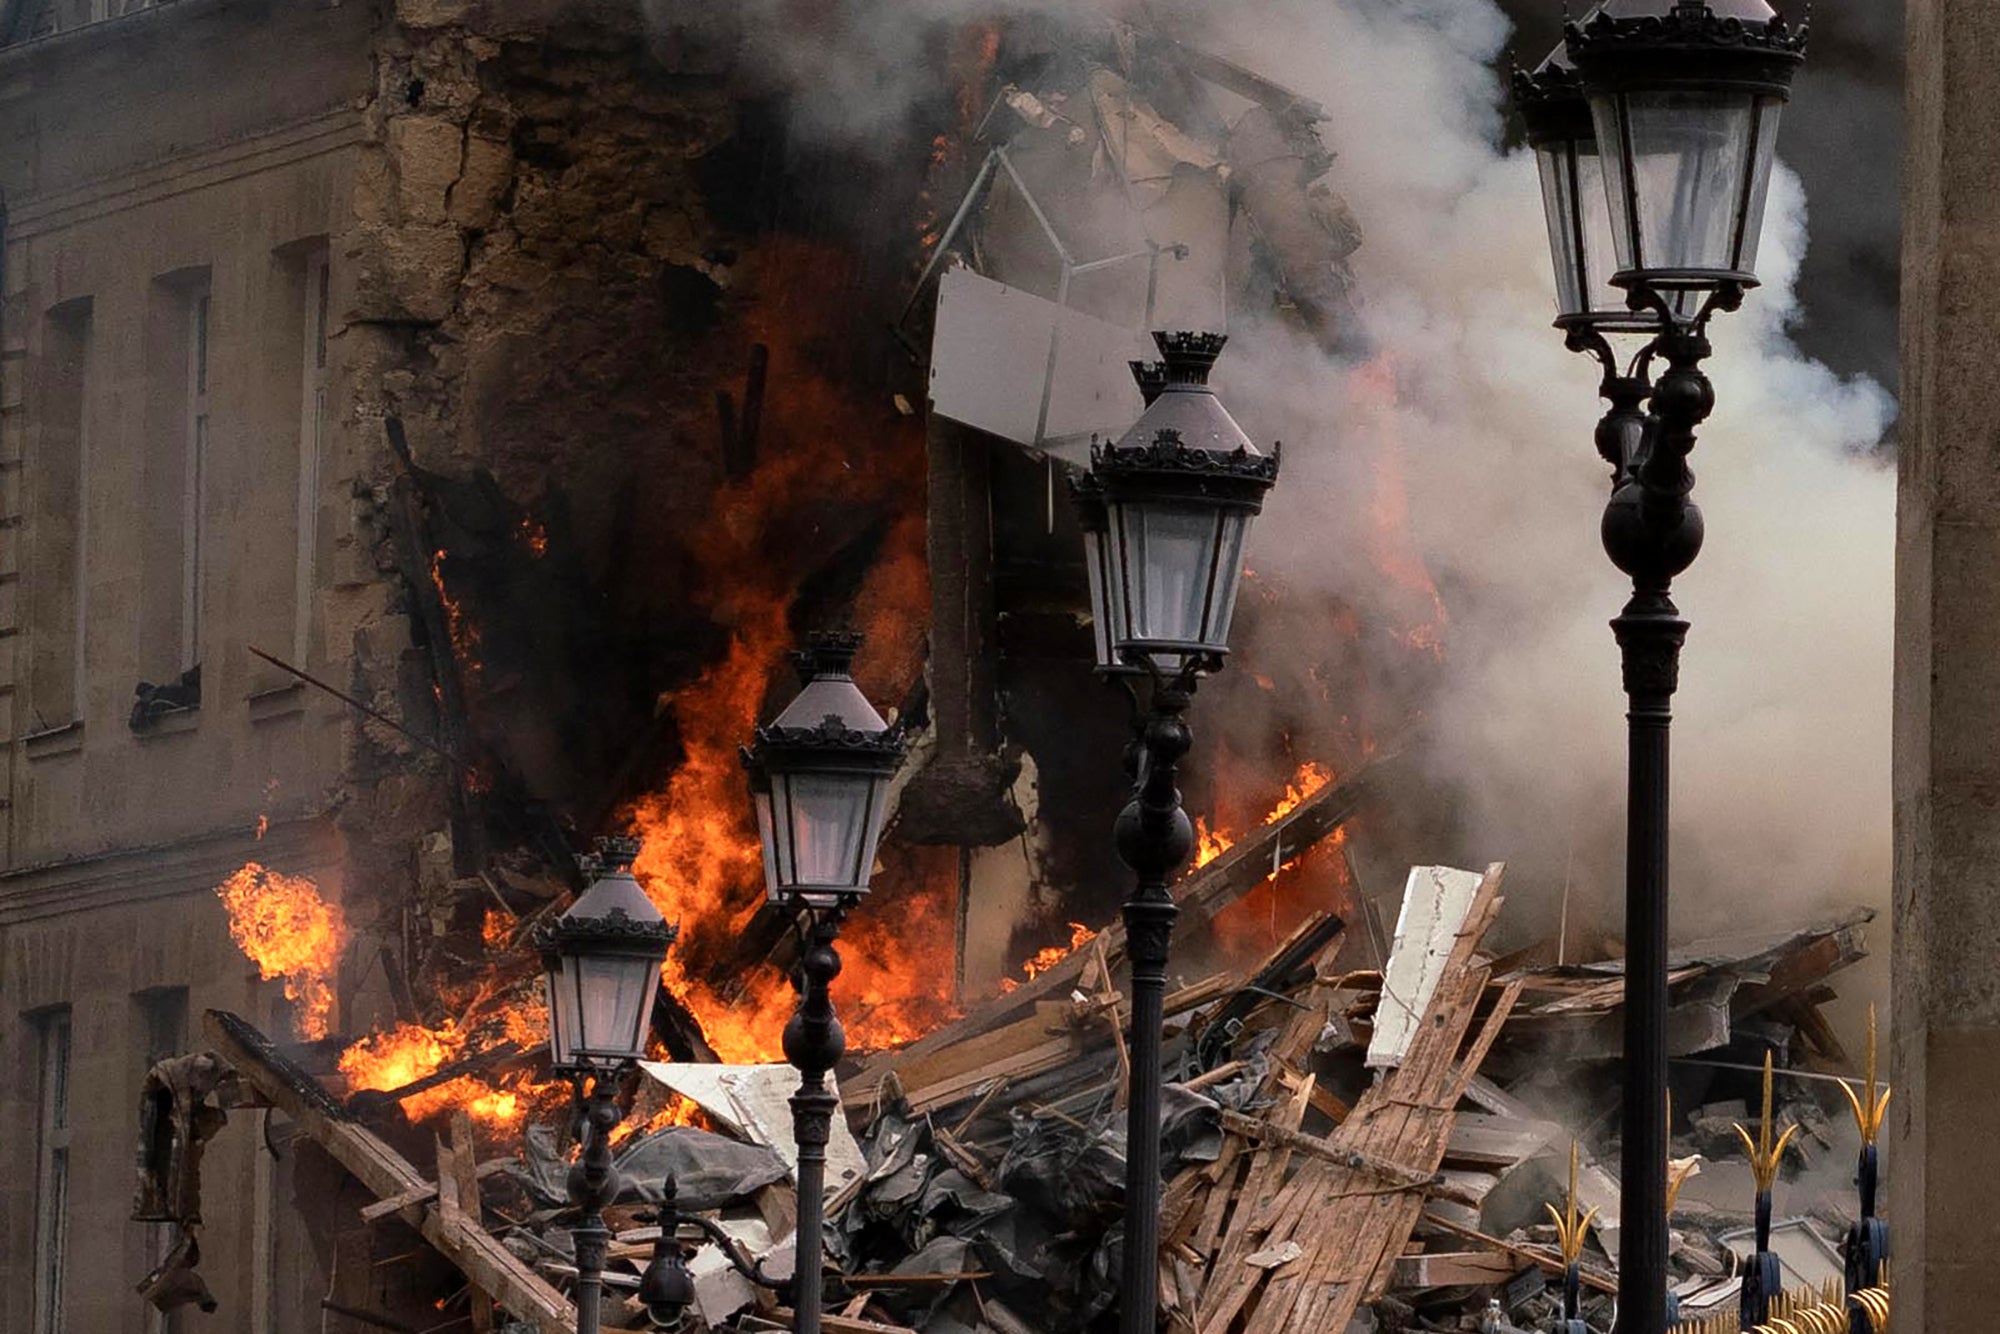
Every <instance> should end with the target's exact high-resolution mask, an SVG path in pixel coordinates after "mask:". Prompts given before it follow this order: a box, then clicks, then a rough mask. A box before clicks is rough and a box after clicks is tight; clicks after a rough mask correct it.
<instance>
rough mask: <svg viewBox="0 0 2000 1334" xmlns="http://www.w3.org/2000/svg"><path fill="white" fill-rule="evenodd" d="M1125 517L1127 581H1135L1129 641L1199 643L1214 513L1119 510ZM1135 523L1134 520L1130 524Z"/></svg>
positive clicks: (1210, 572)
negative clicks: (1132, 623) (1129, 545)
mask: <svg viewBox="0 0 2000 1334" xmlns="http://www.w3.org/2000/svg"><path fill="white" fill-rule="evenodd" d="M1118 508H1119V509H1121V510H1122V511H1124V512H1125V515H1126V532H1127V538H1128V541H1130V542H1131V543H1132V544H1133V545H1132V546H1131V548H1130V549H1129V550H1127V552H1126V555H1125V560H1126V565H1127V567H1128V569H1129V575H1128V577H1131V578H1135V579H1136V580H1137V587H1136V588H1135V589H1134V590H1133V592H1134V598H1135V605H1134V607H1133V611H1134V612H1135V613H1136V615H1135V616H1134V622H1135V624H1134V625H1133V629H1134V631H1135V632H1136V633H1135V634H1134V635H1133V638H1135V639H1140V640H1146V641H1152V642H1166V643H1177V644H1196V643H1201V642H1203V639H1204V636H1203V634H1202V630H1203V627H1204V624H1205V622H1206V621H1207V619H1208V611H1209V608H1210V606H1211V598H1212V594H1213V592H1214V573H1215V562H1216V554H1217V545H1218V534H1217V514H1216V511H1215V510H1214V509H1212V508H1210V507H1208V506H1205V505H1186V504H1174V503H1163V504H1152V505H1143V506H1139V505H1127V506H1119V507H1118ZM1134 520H1136V522H1134Z"/></svg>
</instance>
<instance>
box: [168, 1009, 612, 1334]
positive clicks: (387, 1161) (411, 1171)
mask: <svg viewBox="0 0 2000 1334" xmlns="http://www.w3.org/2000/svg"><path fill="white" fill-rule="evenodd" d="M202 1027H203V1029H204V1031H205V1032H206V1034H207V1036H208V1041H209V1043H210V1044H211V1045H213V1046H214V1048H215V1049H216V1051H217V1052H218V1053H219V1054H220V1055H221V1056H222V1059H223V1060H225V1061H227V1062H229V1064H230V1065H231V1066H233V1067H235V1069H236V1072H237V1073H238V1074H239V1075H241V1076H242V1077H243V1078H244V1079H245V1080H247V1081H248V1082H249V1083H250V1084H251V1085H253V1086H254V1087H255V1088H256V1089H257V1091H258V1092H260V1093H262V1094H263V1095H264V1096H265V1097H267V1098H269V1099H270V1100H271V1105H272V1106H274V1107H276V1108H277V1109H278V1110H280V1111H282V1112H283V1113H284V1114H285V1115H286V1116H288V1117H290V1118H291V1119H292V1120H293V1121H294V1122H296V1123H297V1124H298V1126H299V1128H300V1130H302V1131H303V1132H304V1133H305V1134H307V1135H309V1136H311V1137H312V1139H313V1142H314V1143H316V1144H318V1145H319V1146H320V1147H321V1148H323V1149H325V1150H326V1151H327V1152H328V1153H330V1154H331V1155H333V1158H334V1160H335V1161H336V1162H338V1163H339V1164H340V1165H341V1166H342V1167H344V1168H346V1169H347V1171H348V1172H349V1174H351V1175H352V1176H353V1177H354V1178H355V1180H357V1181H359V1182H360V1183H361V1184H362V1185H364V1186H366V1187H368V1189H369V1190H371V1191H373V1192H374V1193H375V1194H376V1196H378V1197H379V1198H382V1199H391V1198H394V1197H397V1196H401V1195H405V1194H407V1193H409V1192H412V1191H423V1192H429V1191H432V1190H435V1189H436V1187H434V1186H432V1185H431V1184H430V1183H429V1182H427V1181H425V1180H424V1178H423V1176H422V1175H421V1174H420V1173H419V1172H418V1171H417V1169H416V1168H414V1167H412V1166H411V1165H410V1164H409V1162H408V1160H406V1159H405V1158H404V1157H403V1156H402V1155H401V1154H399V1153H397V1152H396V1151H395V1150H394V1149H392V1148H390V1147H389V1146H388V1145H387V1144H386V1143H384V1142H383V1140H382V1139H381V1137H380V1136H378V1135H376V1134H375V1132H374V1131H372V1130H370V1129H368V1128H367V1127H366V1126H364V1125H361V1124H360V1123H359V1122H356V1121H352V1120H349V1119H348V1118H347V1114H346V1112H345V1111H343V1110H342V1108H341V1107H340V1104H338V1103H336V1102H334V1101H333V1099H331V1098H330V1097H328V1096H327V1094H326V1091H325V1090H324V1089H322V1088H320V1087H319V1085H318V1084H317V1082H316V1081H314V1080H313V1078H312V1076H311V1075H309V1074H306V1073H305V1072H304V1071H302V1070H300V1069H298V1067H297V1066H294V1065H293V1064H292V1063H291V1062H289V1061H287V1060H285V1059H284V1057H283V1056H282V1055H280V1054H279V1053H278V1051H277V1050H276V1049H275V1048H274V1047H272V1045H271V1043H270V1041H269V1040H268V1039H266V1038H265V1037H264V1035H263V1034H262V1033H260V1032H258V1031H257V1029H256V1028H255V1027H254V1026H253V1025H251V1024H249V1023H248V1022H246V1021H245V1020H243V1019H242V1018H240V1017H239V1016H237V1015H234V1014H230V1013H229V1012H228V1011H226V1010H210V1011H208V1012H207V1013H206V1014H205V1015H203V1017H202ZM402 1216H403V1218H404V1220H405V1221H406V1222H408V1223H409V1224H410V1225H411V1226H413V1227H415V1228H416V1229H417V1230H418V1231H419V1232H421V1233H422V1234H423V1237H424V1240H426V1241H428V1242H429V1243H430V1244H431V1245H432V1246H434V1247H435V1248H437V1251H438V1254H440V1255H442V1256H444V1257H445V1258H446V1259H447V1260H449V1261H451V1262H452V1263H453V1264H454V1265H456V1266H458V1269H459V1272H461V1273H463V1274H464V1275H465V1276H466V1278H467V1279H469V1280H471V1281H472V1282H473V1283H474V1284H475V1285H477V1286H478V1287H480V1288H482V1289H484V1290H485V1291H486V1292H488V1293H490V1294H492V1296H493V1299H494V1300H495V1301H496V1302H498V1303H499V1304H500V1305H501V1306H502V1307H504V1308H505V1309H506V1310H508V1311H509V1312H511V1313H512V1314H513V1315H515V1316H516V1317H518V1318H519V1319H521V1320H525V1321H526V1322H528V1323H529V1324H531V1325H533V1326H534V1327H535V1329H536V1330H537V1331H539V1334H575V1330H576V1308H575V1307H574V1306H572V1305H570V1303H569V1302H567V1301H566V1300H564V1299H563V1295H562V1294H561V1293H559V1292H557V1291H556V1290H555V1289H554V1288H552V1287H550V1286H549V1284H548V1283H547V1282H546V1281H544V1280H543V1279H542V1277H541V1276H540V1275H538V1274H536V1273H535V1272H534V1271H533V1270H531V1269H529V1268H528V1267H527V1266H526V1265H524V1264H522V1263H521V1262H520V1261H519V1260H518V1259H516V1258H515V1257H514V1255H513V1254H512V1253H511V1252H509V1251H508V1250H507V1248H506V1247H505V1246H502V1245H501V1244H500V1242H499V1240H498V1239H497V1238H495V1237H494V1236H493V1235H492V1234H491V1233H489V1232H488V1231H486V1229H484V1228H482V1227H479V1226H477V1225H476V1224H473V1223H470V1222H469V1221H468V1220H466V1219H465V1218H464V1217H463V1213H462V1211H461V1215H460V1217H459V1218H458V1219H457V1220H456V1221H455V1222H452V1223H447V1222H446V1220H445V1216H444V1212H443V1210H442V1209H441V1208H439V1207H438V1206H437V1205H436V1204H432V1203H413V1204H411V1205H409V1206H407V1207H406V1208H404V1209H403V1211H402Z"/></svg>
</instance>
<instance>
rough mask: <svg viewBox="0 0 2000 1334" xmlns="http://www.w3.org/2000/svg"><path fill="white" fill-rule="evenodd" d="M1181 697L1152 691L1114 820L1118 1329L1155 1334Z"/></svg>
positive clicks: (1177, 863)
mask: <svg viewBox="0 0 2000 1334" xmlns="http://www.w3.org/2000/svg"><path fill="white" fill-rule="evenodd" d="M1188 703H1189V691H1188V690H1187V689H1184V688H1182V687H1180V686H1178V685H1176V686H1162V687H1160V688H1158V689H1156V690H1155V691H1154V695H1153V707H1152V710H1151V714H1150V716H1149V717H1148V718H1147V719H1146V722H1145V724H1144V728H1143V731H1142V734H1141V746H1140V749H1139V752H1138V754H1139V761H1140V771H1139V774H1138V790H1137V792H1136V794H1135V795H1134V797H1133V799H1132V801H1131V803H1130V804H1128V805H1127V806H1126V807H1125V809H1124V811H1122V812H1121V813H1120V814H1119V816H1118V853H1119V856H1120V857H1121V858H1123V859H1124V862H1125V864H1126V865H1127V866H1129V867H1130V868H1131V869H1132V871H1133V872H1134V874H1135V876H1136V877H1137V878H1136V882H1135V884H1134V887H1133V891H1132V896H1131V897H1130V898H1129V899H1127V900H1126V901H1125V908H1124V918H1125V954H1126V958H1127V959H1129V960H1130V962H1131V967H1132V1036H1131V1041H1130V1044H1129V1046H1130V1053H1131V1058H1130V1059H1131V1066H1132V1069H1131V1076H1130V1085H1129V1088H1128V1090H1127V1102H1126V1109H1125V1118H1126V1119H1125V1250H1124V1263H1123V1267H1122V1270H1121V1275H1120V1284H1119V1307H1118V1326H1119V1329H1120V1330H1121V1331H1122V1334H1156V1329H1157V1326H1158V1305H1159V1290H1160V1283H1159V1259H1160V1065H1161V1053H1160V1048H1161V1045H1162V1036H1163V1030H1164V1027H1165V1021H1166V995H1167V960H1168V958H1169V955H1170V953H1171V950H1172V943H1173V931H1174V919H1175V918H1176V917H1177V916H1179V914H1180V909H1179V908H1178V907H1176V906H1175V904H1174V900H1173V895H1172V894H1171V893H1169V892H1168V889H1167V886H1168V884H1169V883H1170V882H1171V881H1172V879H1173V875H1174V872H1176V871H1177V870H1179V869H1180V867H1181V864H1182V863H1183V862H1185V861H1186V860H1187V857H1188V853H1189V852H1190V851H1191V850H1192V847H1193V842H1194V834H1193V830H1192V828H1191V827H1190V826H1189V824H1188V818H1187V813H1186V812H1185V811H1184V810H1182V809H1181V794H1180V789H1179V787H1178V786H1177V779H1178V776H1179V769H1180V761H1181V757H1182V756H1184V755H1186V754H1187V752H1188V747H1189V746H1190V745H1191V744H1192V742H1193V738H1192V736H1191V735H1190V734H1189V732H1188V728H1187V724H1186V723H1185V722H1184V721H1182V715H1183V714H1184V713H1185V712H1186V711H1187V706H1188Z"/></svg>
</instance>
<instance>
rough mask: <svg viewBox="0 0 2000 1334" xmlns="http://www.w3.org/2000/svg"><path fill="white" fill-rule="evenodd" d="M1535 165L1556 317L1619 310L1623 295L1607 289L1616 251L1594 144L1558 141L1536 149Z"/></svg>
mask: <svg viewBox="0 0 2000 1334" xmlns="http://www.w3.org/2000/svg"><path fill="white" fill-rule="evenodd" d="M1535 162H1536V165H1537V167H1538V168H1539V169H1540V171H1541V176H1542V212H1543V214H1544V216H1545V218H1546V220H1547V222H1548V228H1549V254H1550V256H1551V257H1552V258H1553V260H1554V261H1555V271H1556V313H1557V314H1558V315H1583V314H1588V313H1589V312H1591V311H1606V310H1609V311H1622V310H1624V309H1625V294H1624V293H1623V292H1621V291H1619V290H1618V289H1617V288H1615V287H1613V286H1612V285H1611V274H1612V272H1613V269H1614V264H1613V260H1614V258H1615V257H1616V255H1617V247H1616V246H1615V245H1614V244H1613V242H1612V238H1611V211H1610V206H1609V205H1608V203H1607V202H1606V200H1605V188H1604V163H1603V161H1602V159H1600V157H1599V156H1598V152H1597V145H1596V143H1595V142H1593V141H1590V140H1576V139H1559V140H1556V141H1554V142H1552V143H1548V144H1544V145H1543V146H1542V147H1540V148H1537V149H1536V150H1535Z"/></svg>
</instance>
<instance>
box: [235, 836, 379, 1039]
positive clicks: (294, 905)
mask: <svg viewBox="0 0 2000 1334" xmlns="http://www.w3.org/2000/svg"><path fill="white" fill-rule="evenodd" d="M215 892H216V895H217V897H219V898H220V899H221V900H222V905H223V907H225V908H226V909H228V910H229V934H230V936H231V938H232V939H234V940H235V941H236V944H237V947H238V948H239V949H241V950H242V951H243V953H244V954H245V955H246V956H247V957H248V958H249V960H250V961H251V962H252V963H254V964H256V965H257V972H258V975H259V976H261V977H263V978H264V979H265V980H266V981H269V980H271V979H274V978H280V977H282V978H283V979H284V980H285V996H286V998H287V999H288V1000H290V1001H291V1002H292V1004H293V1007H294V1008H293V1011H292V1027H293V1029H294V1030H295V1031H296V1032H297V1034H298V1035H299V1036H300V1037H301V1038H305V1039H307V1040H313V1039H317V1038H323V1037H325V1036H326V1030H327V1022H328V1020H329V1019H330V1018H331V1017H332V1015H333V985H332V983H331V981H330V979H331V978H332V977H333V975H334V971H335V970H336V969H338V968H339V966H340V952H341V950H342V949H343V948H345V947H346V944H347V922H346V919H345V918H344V917H343V915H342V914H341V911H340V905H339V904H336V903H332V902H329V901H328V900H327V899H326V898H325V897H324V896H323V895H322V894H321V893H320V892H319V886H318V885H316V884H314V883H313V882H312V881H311V880H309V879H307V878H306V877H305V876H302V875H285V874H283V873H282V872H279V871H273V870H270V869H268V868H266V867H264V866H260V865H259V864H258V863H256V862H250V863H247V864H246V865H245V866H244V867H243V869H242V870H240V871H238V872H236V874H234V875H232V876H230V877H229V879H227V880H225V881H223V882H222V883H221V884H220V885H217V886H216V887H215Z"/></svg>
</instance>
